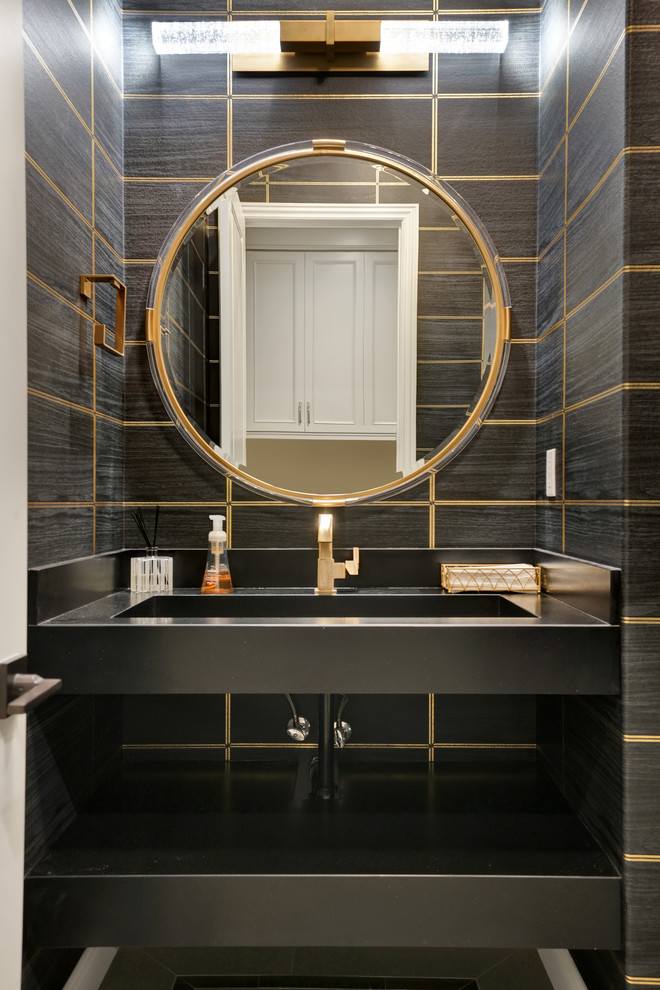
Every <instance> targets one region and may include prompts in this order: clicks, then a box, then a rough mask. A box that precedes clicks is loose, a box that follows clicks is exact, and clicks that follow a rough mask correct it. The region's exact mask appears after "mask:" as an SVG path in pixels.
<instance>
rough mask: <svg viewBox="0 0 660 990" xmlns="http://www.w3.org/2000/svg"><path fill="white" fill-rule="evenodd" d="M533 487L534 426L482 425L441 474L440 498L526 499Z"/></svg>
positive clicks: (436, 488) (437, 486)
mask: <svg viewBox="0 0 660 990" xmlns="http://www.w3.org/2000/svg"><path fill="white" fill-rule="evenodd" d="M533 490H534V427H533V426H532V425H529V426H527V425H522V426H519V425H508V424H507V425H496V424H491V423H487V424H486V425H484V426H482V428H481V429H480V430H479V433H478V434H477V435H476V437H475V438H474V440H472V442H471V443H470V445H469V446H468V447H467V448H466V449H465V450H464V451H463V452H462V453H461V454H460V455H459V456H458V457H456V458H455V459H454V460H453V461H451V462H450V463H449V464H448V465H447V466H446V467H445V468H443V470H442V471H441V472H440V473H439V474H438V476H437V478H436V483H435V491H436V498H438V499H461V498H462V499H487V500H495V499H527V498H532V497H533V495H532V493H533Z"/></svg>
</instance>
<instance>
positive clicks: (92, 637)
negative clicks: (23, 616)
mask: <svg viewBox="0 0 660 990" xmlns="http://www.w3.org/2000/svg"><path fill="white" fill-rule="evenodd" d="M173 553H174V556H175V561H174V578H175V584H176V586H177V589H179V592H180V593H179V594H177V595H175V596H174V598H170V597H169V596H165V597H164V598H163V599H161V600H160V601H159V602H158V603H157V604H159V605H160V606H161V607H162V609H163V610H164V611H156V610H154V604H153V603H145V602H144V601H143V602H142V603H141V604H140V599H139V598H138V597H137V596H135V595H131V594H130V592H129V591H128V590H127V588H128V569H129V562H130V557H131V556H132V555H134V554H135V551H122V552H120V553H114V554H105V555H98V556H95V557H89V558H84V559H82V560H79V561H72V562H70V563H66V564H59V565H53V566H51V567H41V568H35V569H34V570H32V571H31V572H30V582H31V595H30V599H31V603H32V606H31V624H30V629H29V638H28V651H29V654H30V661H31V664H32V668H33V669H34V670H38V671H39V673H40V674H41V675H42V676H43V677H59V678H61V679H62V682H63V688H62V690H63V692H65V693H68V694H151V693H154V694H199V693H208V694H214V693H216V694H223V693H230V692H233V693H253V692H255V691H257V692H258V693H279V692H286V691H289V692H297V693H302V694H309V693H311V694H313V693H317V692H334V693H343V692H346V693H367V694H369V693H374V689H375V688H376V690H377V692H378V693H383V694H386V693H394V694H398V693H401V692H404V693H409V694H420V693H421V694H424V693H447V694H464V693H466V694H617V693H618V692H619V689H620V662H619V656H620V631H619V626H618V612H617V608H618V578H619V572H618V571H616V570H613V569H611V568H607V567H602V566H600V565H594V564H589V563H587V562H584V561H579V560H576V559H573V558H569V557H565V556H562V555H559V554H550V553H547V552H543V551H538V550H533V549H520V548H516V549H513V550H506V551H505V550H492V549H485V550H475V549H469V550H465V549H461V550H366V551H364V552H363V553H362V559H361V566H360V574H359V576H358V577H357V578H349V579H348V580H346V581H344V582H341V589H340V591H339V596H340V597H341V599H342V600H343V601H346V600H347V599H350V600H351V601H352V602H355V603H356V613H357V614H358V615H359V604H360V602H364V600H365V597H366V596H372V599H373V597H375V596H378V595H379V594H380V593H383V594H384V593H386V592H387V593H388V594H390V593H391V592H392V591H396V592H397V594H396V595H394V596H392V597H391V598H390V602H394V603H395V604H392V605H391V608H392V609H393V611H392V612H390V615H391V616H392V618H390V619H388V618H387V611H385V613H384V614H383V613H381V614H380V615H379V614H378V611H377V610H376V612H374V613H373V614H371V615H367V616H366V617H357V618H356V617H355V616H352V615H351V610H350V609H348V610H346V609H345V610H344V612H343V613H342V614H341V615H340V616H339V617H330V618H319V617H315V616H314V613H313V612H312V613H311V614H308V615H306V616H305V615H296V616H293V617H292V616H289V617H287V616H286V615H284V616H280V615H278V611H279V601H280V600H281V602H282V610H283V611H284V610H285V609H286V607H287V606H286V603H287V601H288V602H290V601H291V595H292V594H297V595H299V594H300V589H305V593H306V594H307V596H308V598H309V600H310V602H311V603H312V604H313V603H314V601H316V602H319V599H318V597H317V598H316V599H314V597H313V595H312V590H311V589H312V588H313V586H314V584H315V582H316V571H315V568H316V558H317V555H316V553H315V552H314V551H313V550H232V551H230V562H231V568H232V575H233V578H234V584H235V586H236V588H237V592H236V596H233V598H234V601H232V606H233V607H235V606H236V601H237V600H241V601H242V598H247V599H248V600H249V601H253V600H255V599H254V598H253V597H252V596H256V595H257V594H262V595H263V593H264V589H267V595H268V599H269V600H268V608H267V609H266V612H265V614H263V615H260V614H259V612H258V610H257V611H256V612H255V613H254V614H252V615H250V613H249V610H248V612H247V614H246V615H239V616H238V617H236V616H229V617H218V616H213V615H209V614H207V613H206V612H205V608H206V607H207V601H208V600H200V597H199V595H198V589H199V584H200V576H201V574H202V573H203V569H204V561H205V552H204V551H203V550H177V551H173ZM340 553H341V552H339V551H338V552H337V556H339V555H340ZM449 561H454V562H456V561H460V562H465V563H469V562H471V561H474V562H479V563H484V562H491V563H505V562H512V561H520V562H522V563H533V564H540V565H541V566H542V567H543V569H544V574H545V580H546V584H547V592H546V593H544V594H542V595H539V596H536V595H510V596H502V598H501V599H500V600H501V602H502V603H503V604H502V609H503V611H500V612H499V613H498V612H493V613H492V614H490V615H489V614H487V613H484V614H483V615H477V614H470V611H469V609H467V610H466V609H465V608H464V607H463V606H464V604H465V602H464V601H463V600H462V596H460V595H452V596H447V595H445V593H444V592H442V591H441V590H440V588H439V575H440V564H441V563H443V562H449ZM393 579H395V580H396V584H397V587H396V589H392V588H390V587H389V584H388V582H391V581H393ZM420 595H423V596H425V597H426V599H427V600H429V599H430V598H431V597H433V596H436V600H438V599H440V598H445V599H447V600H449V601H451V602H452V603H455V605H456V606H457V607H458V606H461V608H459V610H458V612H457V614H451V612H450V614H449V615H443V614H442V613H441V614H440V615H439V616H435V617H433V616H425V615H421V616H420V615H416V616H415V615H412V616H411V615H409V614H407V606H406V603H409V602H410V601H411V600H417V598H418V597H419V596H420ZM280 596H281V598H280ZM411 596H414V598H411ZM472 598H473V599H475V600H477V601H481V602H482V603H484V602H489V598H488V596H486V595H481V596H478V595H475V596H472ZM186 600H187V602H188V604H189V605H190V603H191V602H192V603H193V605H194V606H195V607H193V608H192V609H190V608H188V609H187V610H183V611H181V603H182V602H183V603H184V604H185V602H186ZM224 600H225V601H226V599H224ZM263 600H264V599H263V598H262V601H263ZM214 601H215V600H213V599H212V600H211V602H210V605H211V607H213V605H214ZM397 602H398V604H397ZM202 606H204V608H202ZM168 609H172V610H173V611H172V612H170V613H168ZM527 609H531V611H526V610H527Z"/></svg>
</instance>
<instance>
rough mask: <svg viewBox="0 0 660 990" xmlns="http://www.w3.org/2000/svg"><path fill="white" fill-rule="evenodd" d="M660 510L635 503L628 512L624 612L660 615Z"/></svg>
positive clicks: (624, 613)
mask: <svg viewBox="0 0 660 990" xmlns="http://www.w3.org/2000/svg"><path fill="white" fill-rule="evenodd" d="M659 521H660V511H659V510H658V508H657V507H656V506H648V507H647V506H639V505H633V506H630V507H628V510H627V512H626V516H625V526H626V557H625V567H624V571H623V605H622V613H623V615H629V616H638V617H641V618H643V617H645V616H660V558H659V557H658V553H659V551H660V536H659V535H658V534H659V533H660V529H659V528H658V523H659Z"/></svg>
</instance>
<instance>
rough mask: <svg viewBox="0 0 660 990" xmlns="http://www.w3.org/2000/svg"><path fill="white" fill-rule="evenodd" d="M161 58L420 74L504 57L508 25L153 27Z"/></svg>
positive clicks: (330, 17)
mask: <svg viewBox="0 0 660 990" xmlns="http://www.w3.org/2000/svg"><path fill="white" fill-rule="evenodd" d="M151 32H152V38H153V45H154V48H155V50H156V52H157V54H159V55H194V54H216V53H217V54H230V55H232V56H233V69H234V71H235V72H425V71H426V70H427V69H428V65H429V59H428V57H429V54H430V53H434V52H438V53H442V54H462V53H484V54H489V53H490V54H501V53H502V52H503V51H504V50H505V48H506V45H507V42H508V37H509V22H508V21H476V20H468V21H464V20H461V21H459V20H444V21H421V20H420V21H378V20H371V21H361V20H353V19H349V18H347V19H344V20H336V19H335V15H334V12H333V11H328V12H327V14H326V17H325V20H305V21H300V20H291V21H275V20H268V21H240V20H238V21H154V22H153V23H152V25H151Z"/></svg>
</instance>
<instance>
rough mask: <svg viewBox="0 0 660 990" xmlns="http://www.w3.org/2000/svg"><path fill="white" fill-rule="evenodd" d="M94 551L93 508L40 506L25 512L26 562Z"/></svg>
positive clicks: (50, 560)
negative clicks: (26, 530)
mask: <svg viewBox="0 0 660 990" xmlns="http://www.w3.org/2000/svg"><path fill="white" fill-rule="evenodd" d="M93 552H94V510H93V509H92V508H91V507H90V508H87V507H85V508H84V509H79V508H76V507H73V506H67V507H66V508H61V509H59V508H52V507H50V506H40V507H38V508H36V507H35V508H32V509H30V511H29V512H28V565H29V566H30V567H39V566H41V565H42V564H54V563H56V562H57V561H59V560H73V559H74V558H75V557H87V556H88V555H89V554H90V553H93Z"/></svg>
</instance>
